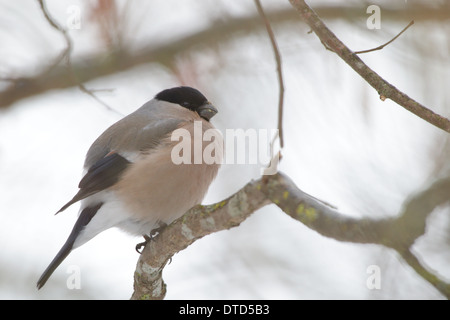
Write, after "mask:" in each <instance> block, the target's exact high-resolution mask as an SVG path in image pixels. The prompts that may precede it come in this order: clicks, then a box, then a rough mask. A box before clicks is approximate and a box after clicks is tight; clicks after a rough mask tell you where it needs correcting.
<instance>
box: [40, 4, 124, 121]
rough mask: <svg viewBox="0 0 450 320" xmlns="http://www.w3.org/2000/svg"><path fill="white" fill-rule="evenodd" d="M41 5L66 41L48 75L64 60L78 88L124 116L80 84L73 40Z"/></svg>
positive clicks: (44, 6) (51, 23)
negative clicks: (72, 56)
mask: <svg viewBox="0 0 450 320" xmlns="http://www.w3.org/2000/svg"><path fill="white" fill-rule="evenodd" d="M38 2H39V5H40V7H41V11H42V13H43V14H44V17H45V19H46V20H47V22H48V23H49V24H50V25H51V26H52V27H53V28H54V29H55V30H57V31H58V32H59V33H61V34H62V35H63V37H64V40H65V41H66V48H65V49H64V50H63V52H62V53H61V54H60V55H59V57H58V58H57V59H56V60H55V62H54V63H53V64H52V65H51V66H50V68H49V69H48V70H47V71H46V73H49V72H50V71H52V70H53V68H54V67H56V66H57V65H58V64H59V63H60V62H61V61H62V60H64V59H65V60H66V66H67V69H68V70H69V73H70V76H71V78H72V79H73V81H74V82H75V83H76V84H77V86H78V88H79V89H80V90H81V91H82V92H84V93H86V94H88V95H89V96H91V97H92V98H94V100H96V101H97V102H98V103H100V104H102V105H103V106H104V107H105V108H106V109H108V110H109V111H112V112H115V113H117V114H119V115H123V114H121V113H120V112H118V111H117V110H115V109H114V108H112V107H110V106H109V105H108V104H106V103H105V102H103V101H102V100H101V99H100V98H98V97H97V96H96V95H95V94H94V92H93V91H91V90H89V89H88V88H86V86H85V85H84V84H83V83H82V82H80V81H79V80H78V78H77V77H76V76H75V73H74V71H73V67H72V62H71V59H70V54H71V52H72V48H73V44H72V40H71V39H70V37H69V34H68V32H67V30H66V29H64V28H63V27H62V26H61V25H60V24H59V23H58V22H57V21H56V20H55V19H54V18H53V17H52V16H51V14H50V12H49V11H48V10H47V6H46V5H45V2H44V0H38Z"/></svg>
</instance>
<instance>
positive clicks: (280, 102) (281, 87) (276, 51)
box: [255, 0, 284, 148]
mask: <svg viewBox="0 0 450 320" xmlns="http://www.w3.org/2000/svg"><path fill="white" fill-rule="evenodd" d="M255 5H256V8H257V9H258V13H259V15H260V16H261V18H262V19H263V20H264V24H265V25H266V30H267V34H268V35H269V38H270V42H271V44H272V48H273V52H274V54H275V61H276V63H277V75H278V86H279V95H278V137H279V139H280V147H281V148H283V147H284V138H283V105H284V80H283V69H282V64H281V54H280V50H279V49H278V45H277V41H276V39H275V34H274V33H273V30H272V26H271V25H270V21H269V19H268V18H267V16H266V14H265V13H264V9H263V7H262V5H261V2H260V1H259V0H255Z"/></svg>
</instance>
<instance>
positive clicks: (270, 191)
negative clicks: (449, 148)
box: [132, 173, 450, 299]
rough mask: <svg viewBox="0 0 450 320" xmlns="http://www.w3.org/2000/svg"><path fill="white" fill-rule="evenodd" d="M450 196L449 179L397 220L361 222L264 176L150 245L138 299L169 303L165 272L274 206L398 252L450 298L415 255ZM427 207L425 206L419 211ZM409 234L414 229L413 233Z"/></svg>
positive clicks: (321, 228) (138, 276) (449, 289)
mask: <svg viewBox="0 0 450 320" xmlns="http://www.w3.org/2000/svg"><path fill="white" fill-rule="evenodd" d="M449 193H450V178H448V179H443V180H440V181H437V182H436V183H435V184H433V185H432V186H431V187H430V188H429V189H427V191H424V192H422V193H420V194H418V195H417V197H414V198H413V199H411V200H410V201H408V202H407V203H406V205H405V208H404V209H403V211H402V212H401V213H400V215H399V216H398V217H396V218H387V219H379V220H375V219H369V218H362V219H358V218H352V217H348V216H345V215H343V214H341V213H339V212H338V211H336V210H334V209H332V208H331V207H329V206H327V205H326V204H324V203H323V202H320V201H318V200H317V199H315V198H314V197H311V196H309V195H308V194H306V193H304V192H303V191H301V190H300V189H298V188H297V186H296V185H295V184H294V183H293V182H292V181H291V180H290V179H289V178H288V177H287V176H286V175H284V174H282V173H277V174H275V175H273V176H264V178H261V179H258V180H256V181H252V182H250V183H248V184H247V185H246V186H245V187H244V188H242V189H241V190H239V191H238V192H237V193H235V194H234V195H232V196H231V197H229V198H228V199H226V200H224V201H221V202H219V203H217V204H213V205H208V206H197V207H194V208H192V209H191V210H189V211H188V212H187V213H186V214H185V215H184V216H183V217H181V218H180V219H178V220H176V221H175V222H173V223H172V224H171V225H169V226H168V227H167V228H165V229H164V230H163V231H162V232H161V233H160V234H159V235H158V236H156V238H155V239H153V240H152V241H150V242H149V243H148V244H147V245H146V247H145V249H144V251H143V253H142V255H141V257H140V258H139V261H138V263H137V267H136V273H135V278H134V289H135V291H134V293H133V296H132V299H162V298H164V296H165V292H166V286H165V284H164V281H163V279H162V270H163V268H164V266H165V265H166V263H167V261H168V260H169V259H170V258H171V257H172V256H173V255H174V254H175V253H177V252H178V251H180V250H183V249H185V248H186V247H187V246H189V245H190V244H192V243H193V242H194V241H196V240H197V239H200V238H202V237H204V236H205V235H208V234H211V233H213V232H217V231H221V230H226V229H230V228H232V227H235V226H238V225H239V224H240V223H241V222H243V221H244V220H245V219H246V218H247V217H249V216H250V215H251V214H252V213H253V212H254V211H256V210H258V209H259V208H261V207H263V206H265V205H267V204H270V203H274V204H276V205H277V206H278V207H279V208H280V209H282V210H283V211H284V212H285V213H287V214H288V215H290V216H291V217H292V218H294V219H296V220H298V221H300V222H302V223H303V224H304V225H306V226H307V227H309V228H310V229H313V230H315V231H317V232H319V233H320V234H322V235H324V236H327V237H330V238H333V239H336V240H339V241H348V242H354V243H373V244H381V245H385V246H388V247H391V248H394V249H395V250H397V251H398V252H399V253H400V254H401V256H402V257H404V258H405V261H406V262H407V263H408V264H410V265H411V266H412V267H413V269H414V270H416V271H417V272H418V274H419V275H420V276H422V277H423V278H424V279H425V280H427V281H429V282H430V283H431V284H432V285H433V286H434V287H436V288H437V289H438V290H439V291H440V292H441V293H442V294H444V295H445V296H446V297H447V298H450V285H449V284H447V283H445V282H444V281H442V280H440V279H439V278H438V277H437V276H436V275H433V274H432V273H431V272H430V271H427V270H426V269H425V268H424V267H423V266H422V265H420V264H417V263H416V261H417V258H415V257H414V256H413V255H412V254H411V253H410V251H409V248H410V246H411V244H412V243H413V242H414V241H415V240H416V239H417V238H418V237H420V236H421V235H422V234H424V232H425V228H424V227H422V226H425V222H426V218H427V216H428V214H429V213H430V212H431V211H432V210H433V208H435V207H436V206H439V205H441V204H443V203H445V202H447V201H449V200H450V199H449V197H448V194H449ZM422 202H424V203H425V204H423V205H419V203H420V204H421V203H422ZM408 228H412V230H411V232H408V231H409V230H408Z"/></svg>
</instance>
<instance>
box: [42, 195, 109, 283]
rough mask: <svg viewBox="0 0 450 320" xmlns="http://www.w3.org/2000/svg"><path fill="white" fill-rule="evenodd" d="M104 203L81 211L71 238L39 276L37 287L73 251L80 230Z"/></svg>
mask: <svg viewBox="0 0 450 320" xmlns="http://www.w3.org/2000/svg"><path fill="white" fill-rule="evenodd" d="M102 205H103V203H99V204H97V205H95V206H91V207H87V208H85V209H83V211H81V213H80V216H79V217H78V220H77V222H76V223H75V225H74V227H73V229H72V232H71V233H70V235H69V238H67V241H66V243H64V245H63V246H62V248H61V250H59V252H58V254H57V255H56V257H55V258H54V259H53V260H52V262H51V263H50V264H49V266H48V267H47V269H45V271H44V273H43V274H42V276H41V277H40V278H39V280H38V282H37V285H36V286H37V288H38V289H40V288H42V287H43V286H44V285H45V283H46V282H47V280H48V278H50V276H51V275H52V273H53V272H54V271H55V269H56V268H57V267H58V266H59V265H60V264H61V262H63V260H64V259H65V258H66V257H67V256H68V255H69V253H70V252H71V251H72V247H73V244H74V243H75V240H76V239H77V237H78V235H79V234H80V232H81V231H82V230H83V228H84V227H85V226H87V224H88V223H89V222H90V221H91V219H92V218H93V217H94V216H95V214H96V213H97V211H98V209H100V207H101V206H102Z"/></svg>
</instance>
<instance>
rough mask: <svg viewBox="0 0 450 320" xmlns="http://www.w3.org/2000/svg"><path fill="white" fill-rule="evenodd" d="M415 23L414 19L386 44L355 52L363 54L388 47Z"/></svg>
mask: <svg viewBox="0 0 450 320" xmlns="http://www.w3.org/2000/svg"><path fill="white" fill-rule="evenodd" d="M413 24H414V20H412V21H411V22H410V23H409V24H408V25H407V26H406V27H405V28H403V30H402V31H400V33H399V34H397V35H396V36H395V37H394V38H392V39H391V40H389V41H388V42H386V43H385V44H382V45H381V46H378V47H376V48H373V49H368V50H362V51H355V54H361V53H367V52H373V51H377V50H381V49H383V48H384V47H386V46H387V45H389V44H390V43H392V42H394V41H395V40H396V39H397V38H398V37H400V36H401V35H402V33H403V32H405V31H406V30H407V29H408V28H409V27H411V26H412V25H413Z"/></svg>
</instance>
